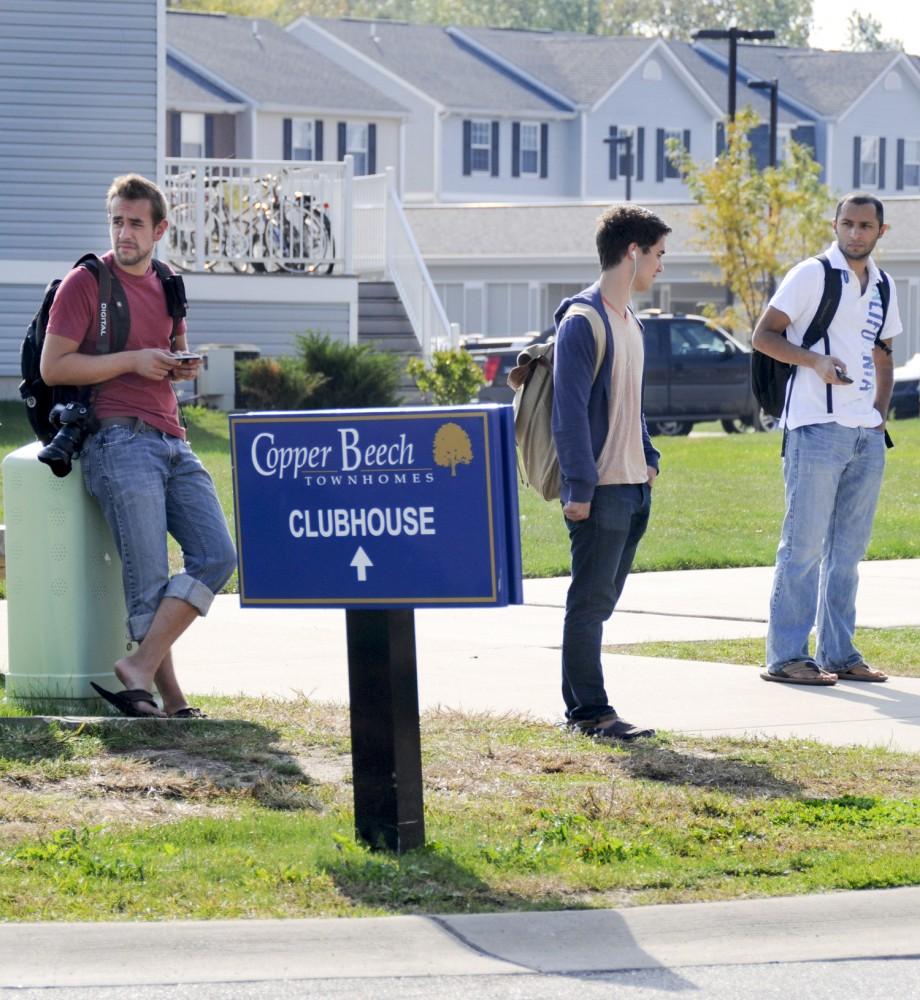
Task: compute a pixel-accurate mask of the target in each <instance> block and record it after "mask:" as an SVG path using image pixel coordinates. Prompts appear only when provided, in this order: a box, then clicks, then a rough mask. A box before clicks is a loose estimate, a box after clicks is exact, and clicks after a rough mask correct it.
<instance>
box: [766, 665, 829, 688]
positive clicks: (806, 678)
mask: <svg viewBox="0 0 920 1000" xmlns="http://www.w3.org/2000/svg"><path fill="white" fill-rule="evenodd" d="M760 676H761V677H762V678H763V680H765V681H776V682H777V683H778V684H809V685H811V686H812V687H830V686H831V685H832V684H836V683H837V675H836V674H832V673H829V672H828V671H827V670H824V669H823V668H822V667H819V666H818V664H817V663H815V661H814V660H792V661H791V662H790V663H784V664H783V665H782V666H781V667H778V668H777V669H776V670H763V671H761V674H760Z"/></svg>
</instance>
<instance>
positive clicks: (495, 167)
mask: <svg viewBox="0 0 920 1000" xmlns="http://www.w3.org/2000/svg"><path fill="white" fill-rule="evenodd" d="M492 176H493V177H498V122H492Z"/></svg>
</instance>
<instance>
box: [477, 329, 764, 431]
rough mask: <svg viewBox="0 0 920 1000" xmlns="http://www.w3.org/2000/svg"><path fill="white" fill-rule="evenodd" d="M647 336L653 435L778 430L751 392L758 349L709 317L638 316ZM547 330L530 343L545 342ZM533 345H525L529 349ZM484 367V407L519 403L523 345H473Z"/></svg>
mask: <svg viewBox="0 0 920 1000" xmlns="http://www.w3.org/2000/svg"><path fill="white" fill-rule="evenodd" d="M639 319H640V320H641V321H642V325H643V328H644V334H645V394H644V409H645V416H646V419H647V421H648V429H649V432H650V433H651V434H668V435H679V434H689V433H690V431H691V429H692V428H693V425H694V424H695V423H701V422H703V421H710V420H719V421H721V423H722V426H723V427H724V428H725V430H726V431H728V432H729V433H734V432H737V431H743V430H748V429H751V428H753V429H754V430H758V431H765V430H770V429H772V427H773V425H774V423H775V421H774V420H773V418H772V417H770V416H768V415H767V414H765V413H763V411H761V409H760V408H759V407H758V406H757V403H756V401H755V399H754V396H753V394H752V392H751V378H750V374H751V351H750V348H749V347H745V346H744V344H742V343H741V342H740V341H738V340H735V338H734V337H732V336H731V334H729V333H726V331H725V330H723V329H722V328H721V327H719V326H717V325H716V324H715V323H713V322H712V321H711V320H707V319H705V318H704V317H703V316H691V315H684V314H678V313H662V312H659V311H657V310H646V311H645V312H641V313H639ZM552 334H553V330H552V329H548V330H544V331H543V333H541V334H539V335H537V336H535V337H533V339H532V341H531V342H536V341H541V340H546V339H547V338H548V337H550V336H552ZM525 346H526V345H525ZM468 350H469V351H470V353H471V354H472V355H473V356H474V357H475V358H476V359H477V360H478V361H479V363H480V364H481V365H482V368H483V373H484V375H485V376H486V383H487V384H486V385H485V386H483V388H482V389H481V390H480V392H479V399H480V401H481V402H496V403H507V402H510V401H511V400H512V399H513V398H514V393H513V392H512V391H511V389H509V388H508V386H507V384H506V379H507V377H508V372H509V371H511V369H512V368H513V367H514V365H515V363H516V359H517V355H518V352H519V350H520V347H510V348H503V349H499V350H489V349H488V348H486V347H482V348H478V347H476V345H475V343H473V344H471V345H470V347H469V348H468Z"/></svg>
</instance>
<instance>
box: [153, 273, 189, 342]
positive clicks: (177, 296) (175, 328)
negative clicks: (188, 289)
mask: <svg viewBox="0 0 920 1000" xmlns="http://www.w3.org/2000/svg"><path fill="white" fill-rule="evenodd" d="M150 263H151V265H152V266H153V269H154V271H155V272H156V276H157V277H158V278H159V279H160V283H161V284H162V285H163V293H164V294H165V296H166V311H167V312H168V313H169V315H170V316H171V317H172V321H173V325H172V333H171V334H170V335H169V346H170V349H171V350H175V348H176V338H177V337H178V336H179V324H180V323H181V321H182V320H183V319H185V317H186V315H187V314H188V299H187V298H186V295H185V282H184V281H183V280H182V275H181V274H176V272H175V271H173V269H172V268H171V267H170V266H169V265H168V264H165V263H164V262H163V261H161V260H157V258H156V257H154V258H153V259H152V260H151V261H150Z"/></svg>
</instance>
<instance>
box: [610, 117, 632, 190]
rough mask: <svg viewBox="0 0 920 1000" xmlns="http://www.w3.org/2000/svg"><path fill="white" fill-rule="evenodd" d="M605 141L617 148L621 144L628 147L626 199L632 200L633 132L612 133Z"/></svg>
mask: <svg viewBox="0 0 920 1000" xmlns="http://www.w3.org/2000/svg"><path fill="white" fill-rule="evenodd" d="M604 142H605V143H607V144H608V145H609V146H613V147H614V148H615V149H619V148H620V146H625V147H626V170H625V171H624V173H625V174H626V200H627V201H632V175H633V152H632V151H633V137H632V133H631V132H627V133H626V135H616V136H614V135H611V136H608V137H607V138H606V139H604Z"/></svg>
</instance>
